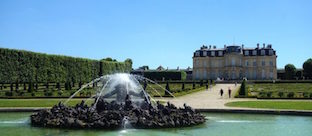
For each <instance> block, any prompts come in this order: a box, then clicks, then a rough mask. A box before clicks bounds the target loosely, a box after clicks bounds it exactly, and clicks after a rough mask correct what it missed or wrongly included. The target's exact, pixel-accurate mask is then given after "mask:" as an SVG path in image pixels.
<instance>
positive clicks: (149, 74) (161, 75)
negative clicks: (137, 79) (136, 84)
mask: <svg viewBox="0 0 312 136" xmlns="http://www.w3.org/2000/svg"><path fill="white" fill-rule="evenodd" d="M144 77H146V78H149V79H152V80H163V79H165V80H185V79H186V72H185V71H145V72H144Z"/></svg>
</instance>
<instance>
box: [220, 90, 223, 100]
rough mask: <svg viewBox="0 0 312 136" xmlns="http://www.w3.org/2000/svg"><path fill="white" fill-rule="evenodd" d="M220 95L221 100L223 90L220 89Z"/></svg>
mask: <svg viewBox="0 0 312 136" xmlns="http://www.w3.org/2000/svg"><path fill="white" fill-rule="evenodd" d="M220 95H221V98H222V96H223V89H222V88H221V90H220Z"/></svg>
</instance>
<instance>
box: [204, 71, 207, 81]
mask: <svg viewBox="0 0 312 136" xmlns="http://www.w3.org/2000/svg"><path fill="white" fill-rule="evenodd" d="M206 78H207V71H206V70H204V79H206Z"/></svg>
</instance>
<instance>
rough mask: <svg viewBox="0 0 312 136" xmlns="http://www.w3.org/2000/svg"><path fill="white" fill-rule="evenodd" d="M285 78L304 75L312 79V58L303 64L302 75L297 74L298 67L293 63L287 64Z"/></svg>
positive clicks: (289, 78)
mask: <svg viewBox="0 0 312 136" xmlns="http://www.w3.org/2000/svg"><path fill="white" fill-rule="evenodd" d="M284 68H285V79H288V80H291V79H295V78H296V77H297V78H298V77H300V76H303V77H305V79H312V58H310V59H308V60H306V61H305V62H304V63H303V65H302V68H303V73H302V74H301V75H297V74H296V73H297V69H296V67H295V66H294V65H293V64H287V65H285V67H284Z"/></svg>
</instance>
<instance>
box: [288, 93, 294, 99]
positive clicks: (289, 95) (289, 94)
mask: <svg viewBox="0 0 312 136" xmlns="http://www.w3.org/2000/svg"><path fill="white" fill-rule="evenodd" d="M294 96H295V93H294V92H289V93H288V94H287V97H288V98H294Z"/></svg>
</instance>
